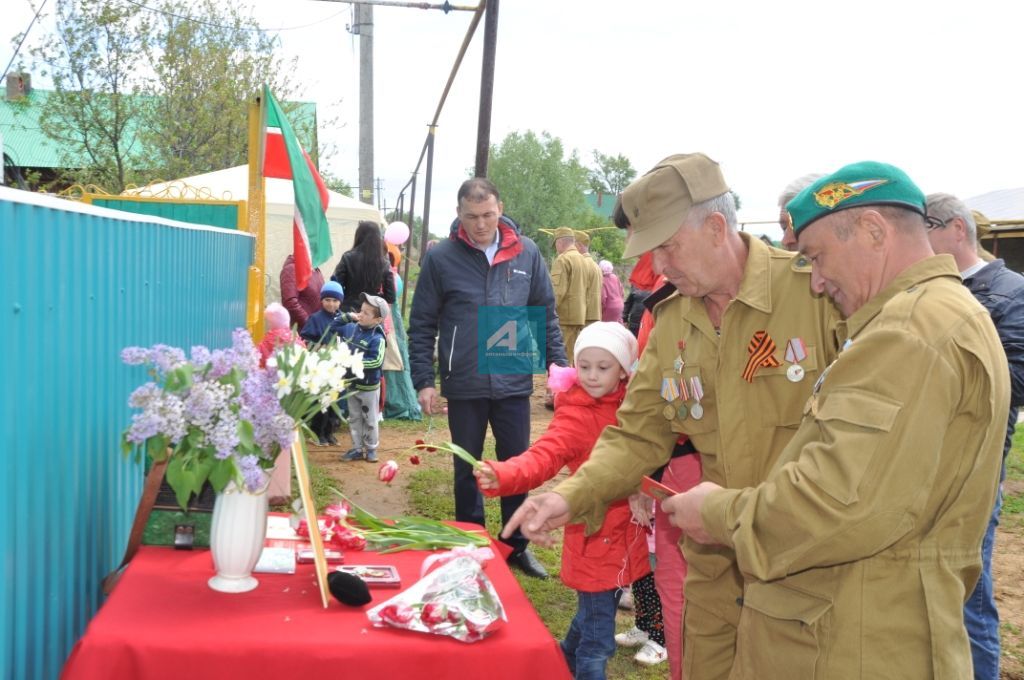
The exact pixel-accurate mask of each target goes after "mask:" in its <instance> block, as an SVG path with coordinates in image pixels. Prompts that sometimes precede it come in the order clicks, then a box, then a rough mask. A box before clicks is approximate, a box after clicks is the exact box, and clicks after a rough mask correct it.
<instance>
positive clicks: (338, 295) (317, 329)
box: [299, 281, 348, 446]
mask: <svg viewBox="0 0 1024 680" xmlns="http://www.w3.org/2000/svg"><path fill="white" fill-rule="evenodd" d="M344 297H345V293H344V291H343V290H342V288H341V284H339V283H338V282H336V281H328V282H327V283H325V284H324V285H323V288H321V289H320V311H319V312H317V313H316V314H312V315H310V317H309V318H308V319H306V323H305V325H303V326H302V330H301V331H299V335H300V336H302V339H303V340H305V341H306V344H307V345H308V346H309V347H310V348H315V347H319V346H321V345H329V344H330V343H331V342H332V341H333V340H334V338H335V336H336V334H337V331H336V329H335V327H332V324H336V322H341V323H347V322H348V316H347V315H344V314H339V313H338V311H339V309H340V308H341V301H342V299H343V298H344ZM339 425H341V419H340V418H338V416H337V415H336V414H335V413H334V410H333V409H327V410H326V411H323V412H321V413H317V414H316V415H315V416H313V419H312V420H310V422H309V428H310V429H311V430H313V434H315V435H316V437H317V443H318V444H320V446H335V445H337V443H338V440H337V438H336V437H335V436H334V431H335V430H336V429H338V426H339Z"/></svg>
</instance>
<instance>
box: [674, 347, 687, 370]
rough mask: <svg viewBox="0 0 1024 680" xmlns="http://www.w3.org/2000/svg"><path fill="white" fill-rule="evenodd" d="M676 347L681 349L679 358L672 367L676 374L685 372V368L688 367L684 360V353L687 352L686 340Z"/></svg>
mask: <svg viewBox="0 0 1024 680" xmlns="http://www.w3.org/2000/svg"><path fill="white" fill-rule="evenodd" d="M676 347H678V348H679V356H677V357H676V360H675V361H673V362H672V366H673V367H674V368H675V369H676V373H682V372H683V366H686V362H685V361H684V360H683V351H684V350H686V340H680V341H679V342H677V343H676Z"/></svg>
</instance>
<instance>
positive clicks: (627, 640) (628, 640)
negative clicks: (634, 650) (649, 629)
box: [615, 626, 647, 647]
mask: <svg viewBox="0 0 1024 680" xmlns="http://www.w3.org/2000/svg"><path fill="white" fill-rule="evenodd" d="M645 642H647V633H645V632H643V631H642V630H640V629H639V628H637V627H636V626H633V627H632V628H630V629H629V630H627V631H626V632H625V633H619V634H618V635H616V636H615V644H617V645H619V646H620V647H639V646H640V645H642V644H644V643H645Z"/></svg>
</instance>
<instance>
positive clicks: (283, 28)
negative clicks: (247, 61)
mask: <svg viewBox="0 0 1024 680" xmlns="http://www.w3.org/2000/svg"><path fill="white" fill-rule="evenodd" d="M125 2H127V3H128V4H130V5H135V6H136V7H138V8H140V9H144V10H146V11H147V12H153V13H154V14H163V15H164V16H169V17H174V18H175V19H181V20H182V21H191V22H192V23H195V24H201V25H203V26H210V27H212V28H223V29H225V30H232V31H245V32H248V33H257V32H259V33H280V32H281V31H295V30H298V29H300V28H309V27H310V26H317V25H319V24H322V23H324V22H325V21H330V20H331V19H333V18H334V17H336V16H338V15H340V14H341V13H342V12H345V11H347V8H346V9H342V10H339V11H338V12H335V13H334V14H332V15H331V16H329V17H324V18H323V19H320V20H318V21H314V22H312V23H308V24H302V25H301V26H279V27H277V28H261V27H259V26H257V27H256V28H246V27H239V26H224V25H223V24H215V23H213V22H212V21H203V20H202V19H196V18H193V17H189V16H182V15H180V14H175V13H174V12H168V11H167V10H164V9H157V8H156V7H149V6H147V5H144V4H142V3H141V2H136V1H135V0H125ZM44 4H45V3H44Z"/></svg>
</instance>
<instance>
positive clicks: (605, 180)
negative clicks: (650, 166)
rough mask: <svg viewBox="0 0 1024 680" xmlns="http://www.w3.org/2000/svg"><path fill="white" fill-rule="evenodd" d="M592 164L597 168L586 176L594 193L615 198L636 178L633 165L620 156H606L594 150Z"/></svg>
mask: <svg viewBox="0 0 1024 680" xmlns="http://www.w3.org/2000/svg"><path fill="white" fill-rule="evenodd" d="M594 164H595V165H596V166H597V167H596V168H593V169H591V170H590V171H589V173H588V175H587V177H588V180H589V181H590V188H591V190H592V191H593V192H594V193H605V194H611V195H612V196H617V195H618V194H620V193H622V190H623V189H625V188H626V187H627V186H629V183H630V182H632V181H633V180H634V179H635V178H636V170H635V169H633V164H632V163H630V162H629V159H628V158H626V157H625V156H623V155H622V154H619V155H617V156H607V155H605V154H603V153H601V152H600V151H598V150H597V149H594Z"/></svg>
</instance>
